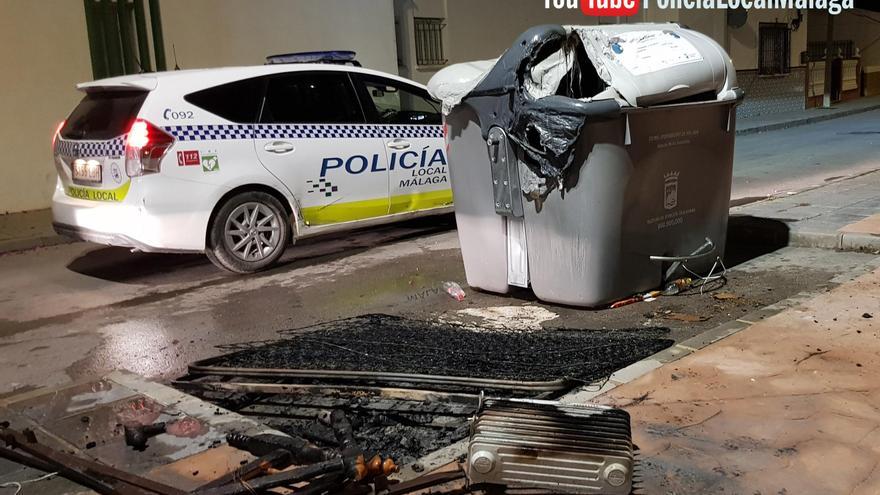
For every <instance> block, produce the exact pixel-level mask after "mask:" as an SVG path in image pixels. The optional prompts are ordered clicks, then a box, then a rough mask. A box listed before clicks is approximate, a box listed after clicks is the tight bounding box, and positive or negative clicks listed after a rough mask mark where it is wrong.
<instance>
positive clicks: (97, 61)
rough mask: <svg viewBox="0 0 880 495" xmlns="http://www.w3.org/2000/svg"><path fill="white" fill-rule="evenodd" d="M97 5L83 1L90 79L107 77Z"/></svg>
mask: <svg viewBox="0 0 880 495" xmlns="http://www.w3.org/2000/svg"><path fill="white" fill-rule="evenodd" d="M98 7H99V4H98V2H96V1H95V0H83V9H84V10H85V15H86V31H87V32H88V36H89V55H90V57H91V60H92V77H93V78H94V79H102V78H104V77H107V56H106V54H105V52H104V41H103V39H102V33H101V19H100V15H101V13H100V11H99V9H98Z"/></svg>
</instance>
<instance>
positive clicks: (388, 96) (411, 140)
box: [352, 73, 452, 214]
mask: <svg viewBox="0 0 880 495" xmlns="http://www.w3.org/2000/svg"><path fill="white" fill-rule="evenodd" d="M352 78H353V79H354V80H355V82H356V83H357V86H358V91H359V94H360V96H361V102H363V106H364V112H365V114H366V117H367V121H368V122H371V123H374V124H375V125H377V126H378V127H379V128H380V129H381V131H382V135H383V136H384V137H385V138H384V139H385V149H386V153H387V154H388V167H387V168H388V174H389V175H388V179H389V184H388V190H389V195H390V197H391V201H390V210H389V211H390V213H392V214H393V213H405V212H412V211H418V210H426V209H430V208H437V207H442V206H449V205H451V204H452V189H451V188H450V184H449V167H448V166H447V163H448V162H447V157H446V146H445V142H444V139H443V125H442V117H441V114H440V102H438V101H436V100H433V99H432V98H431V97H430V96H429V95H428V92H427V91H425V90H424V89H421V88H419V87H417V86H414V85H410V84H406V83H403V82H400V81H395V80H393V79H389V78H384V77H379V76H373V75H367V74H356V73H353V74H352Z"/></svg>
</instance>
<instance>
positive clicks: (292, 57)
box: [266, 50, 361, 67]
mask: <svg viewBox="0 0 880 495" xmlns="http://www.w3.org/2000/svg"><path fill="white" fill-rule="evenodd" d="M356 55H357V54H356V53H355V52H353V51H350V50H329V51H319V52H294V53H281V54H278V55H269V56H268V57H266V65H272V64H339V65H353V66H355V67H360V66H361V63H360V62H358V61H357V60H356V59H355V56H356Z"/></svg>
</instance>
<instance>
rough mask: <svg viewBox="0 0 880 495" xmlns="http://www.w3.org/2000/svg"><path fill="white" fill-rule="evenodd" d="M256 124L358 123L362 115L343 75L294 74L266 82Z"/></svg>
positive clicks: (334, 73)
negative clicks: (261, 110)
mask: <svg viewBox="0 0 880 495" xmlns="http://www.w3.org/2000/svg"><path fill="white" fill-rule="evenodd" d="M260 122H263V123H277V124H362V123H364V114H363V111H362V110H361V106H360V103H359V102H358V99H357V96H356V95H355V92H354V87H353V86H352V84H351V80H350V79H349V77H348V75H347V74H345V73H343V72H294V73H290V74H283V75H280V76H275V77H272V78H270V79H269V82H268V85H267V87H266V101H265V104H264V105H263V112H262V114H261V116H260Z"/></svg>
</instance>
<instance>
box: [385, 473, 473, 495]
mask: <svg viewBox="0 0 880 495" xmlns="http://www.w3.org/2000/svg"><path fill="white" fill-rule="evenodd" d="M464 477H465V473H464V471H463V470H462V469H461V467H459V469H457V470H455V471H447V472H444V473H431V474H426V475H424V476H419V477H418V478H414V479H411V480H409V481H404V482H402V483H398V484H396V485H392V486H391V487H389V488H388V491H387V492H385V495H405V494H407V493H412V492H416V491H419V490H424V489H426V488H431V487H434V486H438V485H443V484H445V483H451V482H453V481H458V480H461V479H464Z"/></svg>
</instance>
